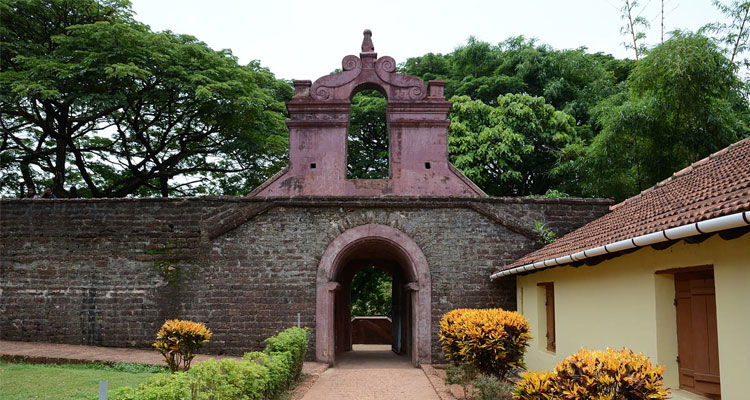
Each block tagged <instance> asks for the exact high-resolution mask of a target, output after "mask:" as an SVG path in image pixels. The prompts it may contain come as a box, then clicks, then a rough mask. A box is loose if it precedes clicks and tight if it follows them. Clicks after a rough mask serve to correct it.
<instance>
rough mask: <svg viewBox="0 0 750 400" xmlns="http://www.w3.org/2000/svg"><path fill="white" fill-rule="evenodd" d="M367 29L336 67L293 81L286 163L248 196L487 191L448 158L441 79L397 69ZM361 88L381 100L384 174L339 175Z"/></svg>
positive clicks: (467, 193)
mask: <svg viewBox="0 0 750 400" xmlns="http://www.w3.org/2000/svg"><path fill="white" fill-rule="evenodd" d="M370 36H371V33H370V32H369V30H367V31H365V39H364V41H363V43H362V53H360V55H359V57H357V56H353V55H349V56H346V57H344V59H343V61H342V69H343V71H342V72H340V73H337V74H331V75H328V76H324V77H322V78H319V79H318V80H316V81H315V82H314V83H313V82H311V81H309V80H307V81H294V89H295V95H294V98H293V99H292V100H291V101H290V102H288V103H287V109H288V110H289V116H290V117H291V120H289V121H287V126H288V127H289V166H288V167H287V168H285V169H284V170H282V171H281V172H280V173H279V174H277V175H276V176H274V177H272V178H271V179H270V180H269V181H268V182H266V183H265V184H263V185H261V186H260V187H259V188H258V189H256V190H255V191H253V192H252V193H251V194H250V195H251V196H258V197H291V196H384V195H393V196H453V197H485V196H486V195H485V194H484V192H482V190H481V189H479V188H478V187H477V186H476V185H474V184H473V183H472V182H471V181H470V180H469V179H468V178H466V177H465V176H464V175H463V174H461V172H459V171H458V170H457V169H456V168H455V167H453V166H452V165H451V164H450V162H449V161H448V125H449V121H448V118H447V117H448V113H449V112H450V109H451V102H449V101H446V100H445V96H444V95H443V89H444V86H445V82H444V81H430V82H429V87H425V84H424V82H422V80H421V79H419V78H416V77H413V76H409V75H403V74H399V73H396V61H395V60H394V59H393V58H391V57H388V56H384V57H380V58H377V53H375V52H374V47H373V45H372V40H371V39H370ZM363 89H376V90H379V91H380V92H382V93H383V94H384V95H385V96H386V99H387V101H388V107H387V111H386V113H387V118H388V131H389V132H388V134H389V143H390V146H389V147H390V156H389V157H390V178H389V179H346V141H347V133H348V124H349V117H350V115H351V98H352V96H353V95H354V94H356V93H357V92H358V91H360V90H363ZM313 164H314V167H313Z"/></svg>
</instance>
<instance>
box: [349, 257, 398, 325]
mask: <svg viewBox="0 0 750 400" xmlns="http://www.w3.org/2000/svg"><path fill="white" fill-rule="evenodd" d="M392 285H393V279H392V278H391V276H390V275H389V274H388V273H387V272H385V271H383V270H382V269H380V268H377V267H366V268H364V269H362V270H361V271H359V272H357V275H355V276H354V279H353V280H352V293H351V300H352V303H351V304H352V317H363V316H369V315H378V316H383V315H384V316H388V317H390V316H391V311H392V310H391V301H392V300H391V299H392V292H391V287H392Z"/></svg>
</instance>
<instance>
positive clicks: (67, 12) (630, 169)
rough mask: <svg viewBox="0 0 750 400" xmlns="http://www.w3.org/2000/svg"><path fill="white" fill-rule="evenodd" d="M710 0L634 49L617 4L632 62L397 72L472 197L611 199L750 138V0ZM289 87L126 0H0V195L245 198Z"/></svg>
mask: <svg viewBox="0 0 750 400" xmlns="http://www.w3.org/2000/svg"><path fill="white" fill-rule="evenodd" d="M714 3H715V5H716V6H717V8H718V9H719V11H720V12H721V13H722V15H723V16H724V17H725V21H719V22H711V21H706V22H707V23H708V24H707V25H706V26H705V27H704V28H703V29H701V30H700V31H699V32H698V33H691V32H680V31H676V32H673V33H672V34H671V37H670V38H667V40H665V41H663V43H661V44H659V45H657V46H655V47H652V48H648V47H646V46H644V43H645V37H644V36H643V34H642V32H643V23H644V21H643V20H642V19H641V20H639V15H641V11H642V10H641V9H640V8H638V5H637V4H636V2H634V1H630V2H621V4H623V8H622V10H621V14H622V18H623V24H624V26H623V30H622V33H623V37H624V39H625V41H626V45H627V46H629V47H632V48H633V49H634V50H635V49H637V52H634V53H633V54H637V58H638V60H637V61H635V60H628V59H624V60H620V59H616V58H614V57H612V56H611V55H607V54H602V53H594V54H592V53H589V52H587V51H586V49H585V48H578V49H570V50H557V49H553V48H551V47H550V46H548V45H545V44H540V43H537V42H536V41H535V40H533V39H527V38H525V37H523V36H518V37H512V38H509V39H507V40H505V41H503V42H501V43H498V44H491V43H486V42H482V41H479V40H477V39H475V38H470V39H469V40H468V42H467V43H466V44H465V45H463V46H460V47H458V48H456V50H455V51H453V52H451V53H449V54H433V53H429V54H425V55H423V56H419V57H413V58H409V59H408V60H407V61H406V62H405V63H404V64H403V65H402V66H401V67H400V72H403V73H407V74H410V75H415V76H418V77H420V78H422V79H424V80H425V81H426V80H430V79H442V80H445V81H446V82H447V84H446V87H445V93H446V97H447V98H449V99H452V100H453V101H454V107H453V111H452V113H451V116H450V119H451V123H452V125H451V128H450V132H449V134H450V137H449V152H450V157H451V161H452V162H453V163H454V164H455V165H456V166H457V167H458V168H459V169H460V170H461V171H462V172H464V173H465V174H466V175H467V176H469V177H470V178H471V179H473V180H474V181H475V182H476V183H477V184H478V185H479V186H480V187H481V188H482V189H483V190H485V191H486V192H487V193H489V194H491V195H509V196H518V195H542V194H544V193H559V192H565V193H568V194H570V195H573V196H604V197H613V198H615V199H618V200H619V199H624V198H626V197H628V196H632V195H634V194H636V193H637V192H638V191H640V190H643V189H645V188H647V187H649V186H651V185H653V184H655V183H656V182H658V181H659V180H661V179H664V178H666V177H668V176H669V174H671V173H672V172H674V171H676V170H679V169H681V168H683V167H685V166H686V165H688V164H689V163H690V162H693V161H696V160H697V159H699V158H702V157H705V156H706V155H708V154H710V153H711V152H713V151H717V150H719V149H721V148H722V147H724V146H726V145H728V144H730V143H732V142H734V141H736V140H738V139H740V138H743V137H747V136H748V135H750V128H748V126H750V122H749V121H750V111H749V109H750V107H749V106H748V104H749V103H748V99H749V96H748V82H747V78H748V72H747V71H748V67H750V64H749V63H748V58H747V57H746V55H747V52H748V50H749V49H750V47H748V44H747V43H748V41H747V38H748V37H750V36H748V35H750V2H747V1H741V0H731V1H728V2H727V1H723V2H720V1H718V0H717V1H714ZM704 34H712V35H714V36H713V37H707V36H704ZM742 79H745V81H743V80H742ZM291 94H292V90H291V88H290V85H289V83H288V82H284V81H280V80H277V79H275V78H274V76H273V74H271V73H270V72H269V71H268V70H266V69H264V68H262V67H261V66H260V64H259V63H258V62H252V63H250V64H249V65H239V64H238V63H237V60H236V58H235V57H234V56H232V54H231V53H230V52H229V51H228V50H222V51H215V50H212V49H210V48H209V47H208V46H206V44H204V43H202V42H200V41H199V40H198V39H196V38H194V37H191V36H187V35H179V34H175V33H172V32H152V31H151V30H150V29H149V28H148V27H147V26H145V25H143V24H141V23H139V22H138V21H136V20H135V19H134V18H133V13H132V11H131V9H130V4H129V2H128V1H127V0H70V1H63V0H2V1H1V2H0V135H2V136H0V173H1V174H0V193H1V194H3V195H10V194H19V193H20V192H21V191H25V190H26V188H27V187H32V188H35V189H36V192H37V193H39V192H40V191H41V190H40V186H42V185H44V186H51V187H52V188H53V190H54V192H55V194H56V195H57V196H58V197H64V196H66V195H67V194H68V192H67V191H66V188H68V187H70V186H76V187H78V188H79V189H80V194H81V195H82V196H84V197H122V196H154V195H161V196H172V195H192V194H200V193H216V194H244V193H247V192H248V191H249V190H251V189H252V188H253V187H255V186H257V185H258V184H260V183H261V182H263V181H264V180H265V179H266V178H267V177H269V176H270V175H271V174H273V173H274V172H276V171H278V170H279V169H280V168H281V167H282V166H283V164H284V163H285V159H286V150H287V144H288V140H287V131H286V127H285V126H284V123H283V122H284V112H285V111H284V103H283V102H284V101H286V100H288V99H289V98H290V97H291ZM385 108H386V100H385V99H384V98H383V96H382V95H381V94H380V93H378V92H376V91H373V90H366V91H363V92H361V93H358V94H357V95H355V96H354V98H353V99H352V117H351V120H350V130H349V139H348V141H347V142H348V146H347V154H348V157H347V177H349V178H359V179H373V178H388V177H389V175H390V168H389V143H388V133H387V122H386V114H385Z"/></svg>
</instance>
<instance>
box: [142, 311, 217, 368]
mask: <svg viewBox="0 0 750 400" xmlns="http://www.w3.org/2000/svg"><path fill="white" fill-rule="evenodd" d="M212 335H213V333H211V330H210V329H208V328H207V327H206V325H204V324H201V323H199V322H193V321H184V320H179V319H170V320H167V321H166V322H164V325H162V327H161V329H160V330H159V332H158V333H157V334H156V341H155V342H154V344H153V346H154V347H155V348H156V350H158V351H159V353H161V354H162V355H163V356H164V358H165V359H166V362H167V365H169V369H170V370H171V371H172V372H175V371H178V370H180V369H182V370H183V371H187V370H189V369H190V363H191V362H192V361H193V357H195V355H196V353H197V352H198V350H199V349H200V348H201V346H203V344H205V343H208V341H209V340H210V339H211V336H212Z"/></svg>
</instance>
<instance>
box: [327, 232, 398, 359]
mask: <svg viewBox="0 0 750 400" xmlns="http://www.w3.org/2000/svg"><path fill="white" fill-rule="evenodd" d="M371 246H372V248H371ZM378 247H379V246H378V245H377V244H376V243H371V244H370V245H369V246H366V247H363V248H360V249H358V252H357V253H359V254H355V255H354V257H353V258H352V259H351V260H350V261H349V262H347V264H346V265H345V266H344V268H343V269H342V271H341V274H340V275H339V279H338V282H339V283H340V284H341V289H340V290H338V291H337V292H336V295H335V296H336V299H335V303H334V315H335V316H336V317H335V324H334V332H335V333H334V334H335V343H336V354H342V353H345V352H351V351H355V352H356V351H358V350H359V351H362V352H367V353H373V352H376V351H378V350H388V349H390V351H391V352H393V353H396V354H398V355H406V354H409V352H410V350H411V343H410V336H411V324H410V323H409V321H410V319H411V312H410V302H411V300H410V297H409V291H408V288H406V287H405V284H406V283H407V282H409V280H408V278H407V277H405V274H404V272H403V270H404V268H403V267H402V266H401V264H400V263H399V262H398V261H397V260H395V259H393V258H390V257H388V255H387V252H384V250H385V249H378ZM376 253H380V254H379V255H376ZM383 345H388V346H383ZM366 358H369V356H368V357H366ZM404 360H405V361H408V360H407V359H406V358H405V359H404Z"/></svg>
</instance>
